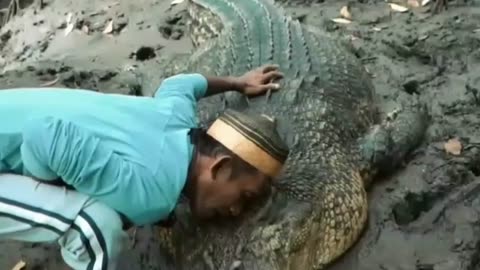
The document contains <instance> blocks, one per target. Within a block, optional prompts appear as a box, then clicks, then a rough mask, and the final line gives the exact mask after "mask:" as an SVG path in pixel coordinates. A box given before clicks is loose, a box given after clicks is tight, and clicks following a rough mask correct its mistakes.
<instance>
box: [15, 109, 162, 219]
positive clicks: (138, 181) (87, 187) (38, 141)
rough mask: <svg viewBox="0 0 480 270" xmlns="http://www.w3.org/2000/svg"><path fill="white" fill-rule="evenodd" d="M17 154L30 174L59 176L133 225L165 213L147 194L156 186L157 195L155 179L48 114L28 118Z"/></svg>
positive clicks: (50, 176)
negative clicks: (154, 184)
mask: <svg viewBox="0 0 480 270" xmlns="http://www.w3.org/2000/svg"><path fill="white" fill-rule="evenodd" d="M21 155H22V160H23V163H24V166H25V169H26V170H27V171H28V172H29V173H30V174H31V175H33V176H34V177H37V178H39V179H42V180H52V179H57V178H61V179H62V180H63V181H64V182H66V183H67V184H69V185H72V186H73V187H74V188H75V189H76V190H77V191H79V192H81V193H84V194H87V195H90V196H92V197H94V198H96V199H99V200H100V201H102V202H104V203H105V204H107V205H108V206H110V207H112V208H113V209H115V210H117V211H119V212H121V213H123V214H125V215H126V216H127V217H128V218H130V219H131V220H132V221H133V222H134V223H135V224H146V223H151V222H155V221H158V220H149V218H151V217H152V216H157V217H158V216H162V215H164V216H165V217H166V216H167V215H168V213H169V211H170V205H169V204H168V203H166V202H165V203H162V200H161V199H160V198H158V197H156V198H152V196H150V194H149V192H152V191H151V189H156V190H155V192H156V194H158V193H159V192H158V188H160V194H161V191H162V190H161V187H157V186H155V187H152V186H151V184H149V183H153V182H154V181H153V174H152V173H151V172H150V171H149V170H148V169H147V168H145V167H143V166H142V165H140V164H138V163H135V162H131V161H128V160H126V159H124V158H123V157H121V156H120V155H118V154H117V153H115V152H114V151H113V150H112V149H109V148H108V147H106V146H105V145H104V144H102V143H101V140H100V139H99V138H97V137H96V136H94V135H92V134H90V133H89V132H88V131H86V130H82V129H80V128H78V127H77V126H75V125H74V124H73V123H70V122H67V121H63V120H62V119H59V118H56V117H52V116H46V117H35V118H34V119H31V120H30V121H29V122H28V123H27V125H26V128H25V129H24V131H23V144H22V146H21ZM163 195H168V194H163ZM164 198H168V196H165V197H164ZM153 199H154V201H152V200H153ZM162 211H163V213H162ZM153 213H156V215H152V214H153Z"/></svg>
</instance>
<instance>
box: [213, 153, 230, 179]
mask: <svg viewBox="0 0 480 270" xmlns="http://www.w3.org/2000/svg"><path fill="white" fill-rule="evenodd" d="M232 162H233V159H232V157H231V156H228V155H219V156H217V157H216V158H215V160H214V161H213V163H212V164H211V165H210V173H211V175H212V180H213V181H226V180H228V179H230V177H231V176H232Z"/></svg>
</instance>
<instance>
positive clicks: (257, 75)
mask: <svg viewBox="0 0 480 270" xmlns="http://www.w3.org/2000/svg"><path fill="white" fill-rule="evenodd" d="M282 77H283V75H282V73H280V72H279V71H278V67H277V66H275V65H265V66H262V67H259V68H257V69H254V70H251V71H249V72H247V73H245V74H244V75H242V76H240V77H231V76H230V77H212V76H206V78H207V82H208V83H207V85H208V88H207V91H206V94H205V97H207V96H212V95H216V94H220V93H224V92H227V91H237V92H240V93H242V94H245V95H249V96H250V95H259V94H263V93H265V92H267V91H268V90H277V89H279V88H280V86H279V85H278V84H277V83H274V81H277V80H279V79H281V78H282Z"/></svg>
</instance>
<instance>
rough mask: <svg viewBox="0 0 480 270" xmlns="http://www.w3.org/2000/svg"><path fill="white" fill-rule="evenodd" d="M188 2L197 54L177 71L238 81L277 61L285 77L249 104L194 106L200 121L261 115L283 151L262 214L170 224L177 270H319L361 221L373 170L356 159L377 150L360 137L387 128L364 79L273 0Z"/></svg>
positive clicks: (352, 60)
mask: <svg viewBox="0 0 480 270" xmlns="http://www.w3.org/2000/svg"><path fill="white" fill-rule="evenodd" d="M189 5H193V7H191V8H190V10H191V11H194V10H197V11H198V12H196V13H195V12H190V15H191V16H192V20H193V21H194V23H192V24H191V25H192V28H193V29H191V32H192V39H193V40H197V42H194V43H195V44H197V46H198V48H197V50H196V52H194V54H193V55H192V57H191V61H190V62H189V63H188V64H187V65H186V67H185V69H184V70H185V71H191V72H201V73H204V74H216V75H232V74H233V75H240V74H242V73H244V72H247V71H249V70H250V69H251V68H254V67H257V66H259V65H263V64H267V63H275V64H279V66H280V69H281V70H282V72H283V73H284V74H285V78H284V80H283V85H282V89H281V90H280V91H276V92H274V93H272V95H271V97H270V98H268V99H267V97H265V96H259V97H255V98H250V99H249V100H248V102H247V101H246V99H245V98H244V97H243V96H242V95H240V94H238V93H226V94H223V95H217V96H212V97H208V98H205V99H202V100H200V101H199V107H198V108H199V116H200V122H201V124H202V125H208V124H209V123H211V121H213V119H214V118H215V117H216V116H218V114H219V113H220V112H222V111H223V110H225V109H227V108H233V109H236V110H240V111H246V112H250V113H257V114H260V113H265V114H267V115H270V116H273V117H275V118H276V119H277V123H278V130H279V133H280V135H281V137H282V138H283V139H284V140H285V142H286V143H287V145H288V147H289V150H290V154H289V156H288V158H287V161H286V165H285V168H284V172H283V173H282V176H281V177H279V179H278V181H277V182H276V183H275V188H276V191H275V192H274V194H273V196H271V197H269V198H268V200H267V201H262V202H259V205H257V206H258V207H260V209H258V208H256V209H254V210H253V211H249V212H247V213H246V214H245V216H243V218H242V219H240V220H236V222H227V223H226V224H225V223H222V224H221V225H218V224H210V225H208V226H207V225H202V226H200V225H199V224H196V223H194V222H190V221H186V222H179V223H178V225H177V227H176V228H175V229H174V231H173V232H174V236H175V239H176V243H175V247H176V252H175V254H176V255H177V258H178V263H179V266H178V267H179V269H189V270H196V269H198V270H200V269H232V265H233V266H234V265H235V264H237V263H238V262H239V261H240V262H241V263H242V264H243V266H244V268H245V269H262V270H294V269H305V270H310V269H317V270H321V269H325V267H327V266H328V265H329V264H330V263H331V262H333V261H335V260H336V259H337V258H339V256H341V255H342V254H343V253H345V252H346V251H347V250H348V249H349V248H350V247H351V246H352V245H353V244H354V243H355V242H356V240H357V239H358V238H359V237H360V234H361V232H362V230H363V228H364V227H365V223H366V220H367V210H368V202H367V194H366V189H365V183H369V178H371V177H372V176H374V174H375V172H376V171H375V170H374V168H373V165H374V164H371V163H370V160H366V158H367V159H368V158H369V157H364V156H363V153H375V151H376V149H367V150H372V151H363V152H362V151H360V149H361V147H360V145H359V141H360V140H359V139H360V138H363V137H364V136H366V134H369V136H367V137H365V140H363V141H362V143H365V145H366V146H367V147H368V146H369V145H373V146H375V147H376V145H377V144H376V143H371V140H374V139H375V136H374V135H375V134H376V132H380V131H384V130H387V129H388V128H389V127H390V124H389V125H385V126H384V125H383V124H382V123H380V122H379V120H378V117H377V114H376V112H377V107H376V106H375V100H374V87H373V84H372V82H371V80H370V78H369V76H368V74H367V73H366V71H365V69H364V68H363V66H362V64H361V62H360V61H359V60H358V59H357V58H356V57H355V56H354V55H353V54H352V53H350V52H348V51H347V50H345V49H344V47H343V46H341V45H340V43H339V42H337V41H336V40H334V39H332V38H331V37H329V36H328V35H327V34H325V33H323V32H321V31H319V30H318V29H315V30H314V29H313V28H311V27H307V26H304V25H302V24H300V22H299V21H298V20H294V19H292V18H291V17H289V16H287V15H286V12H285V11H284V9H282V8H281V7H278V6H277V5H276V4H275V3H274V1H273V0H230V1H229V0H189ZM219 22H220V23H221V24H222V25H221V26H220V25H219ZM209 23H210V25H207V24H209ZM202 29H205V30H202ZM206 29H210V30H206ZM212 33H213V34H212ZM402 119H403V118H402ZM392 125H393V126H395V125H396V124H395V123H394V124H392ZM397 126H401V125H397ZM411 126H413V125H411ZM415 127H416V130H405V129H402V130H403V131H402V130H397V129H394V128H393V129H391V130H392V131H393V132H397V133H398V134H396V135H399V136H406V137H408V138H415V139H416V138H417V137H418V138H419V137H420V136H413V135H412V133H413V132H417V133H420V132H421V129H422V125H415ZM402 132H405V134H404V133H402ZM408 132H410V133H408ZM382 134H383V133H382ZM385 134H388V132H385ZM369 140H370V141H369ZM395 141H396V142H402V143H407V142H408V143H414V142H413V140H401V139H400V140H399V139H395ZM417 141H418V140H417ZM379 147H381V145H380V146H379ZM411 147H413V145H405V148H408V149H410V148H411ZM363 149H365V147H364V148H363ZM396 149H398V146H397V148H396ZM383 156H384V157H385V158H389V157H390V156H389V155H388V153H384V155H383ZM396 158H399V157H396ZM375 162H376V164H380V162H378V161H375ZM392 162H393V161H392ZM393 163H395V162H393ZM179 219H187V220H188V215H179ZM185 226H186V227H185ZM189 226H192V227H189ZM212 254H213V255H212ZM235 269H237V268H235Z"/></svg>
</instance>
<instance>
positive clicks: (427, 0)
mask: <svg viewBox="0 0 480 270" xmlns="http://www.w3.org/2000/svg"><path fill="white" fill-rule="evenodd" d="M428 3H430V0H423V1H422V7H424V6H426V5H427V4H428Z"/></svg>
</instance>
